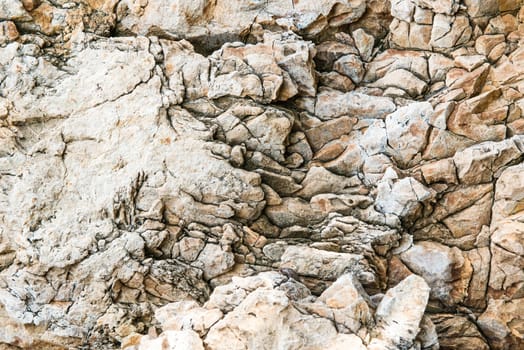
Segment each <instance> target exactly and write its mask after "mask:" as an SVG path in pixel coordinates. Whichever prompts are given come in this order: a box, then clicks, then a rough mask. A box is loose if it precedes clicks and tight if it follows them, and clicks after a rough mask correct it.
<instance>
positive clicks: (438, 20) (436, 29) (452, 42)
mask: <svg viewBox="0 0 524 350" xmlns="http://www.w3.org/2000/svg"><path fill="white" fill-rule="evenodd" d="M471 34H472V29H471V27H470V24H469V20H468V18H467V17H466V16H461V15H458V16H456V17H453V16H448V15H445V14H441V13H437V14H436V15H435V17H434V18H433V28H432V31H431V45H432V46H433V47H435V48H443V49H446V48H452V47H455V46H459V45H461V44H465V43H466V42H467V41H468V40H469V39H470V38H471Z"/></svg>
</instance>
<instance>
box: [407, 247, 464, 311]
mask: <svg viewBox="0 0 524 350" xmlns="http://www.w3.org/2000/svg"><path fill="white" fill-rule="evenodd" d="M400 258H401V260H402V262H403V263H404V264H406V266H407V267H408V268H409V269H410V270H411V271H413V272H414V273H416V274H419V275H421V276H422V277H423V278H424V279H425V281H426V282H427V283H428V285H429V286H430V287H431V298H432V299H438V300H440V301H441V302H443V303H444V304H446V305H453V304H456V303H459V302H461V301H462V300H464V298H465V297H466V295H467V288H468V284H469V280H470V277H471V274H472V268H471V263H470V262H469V260H467V258H465V257H464V256H463V255H462V253H461V252H460V250H459V249H457V248H448V247H446V246H444V245H441V244H438V243H433V242H419V243H417V244H415V245H414V246H413V247H412V248H410V249H409V250H407V251H405V252H403V253H402V254H401V255H400Z"/></svg>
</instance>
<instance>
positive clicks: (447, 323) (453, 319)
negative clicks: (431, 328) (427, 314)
mask: <svg viewBox="0 0 524 350" xmlns="http://www.w3.org/2000/svg"><path fill="white" fill-rule="evenodd" d="M431 320H432V321H433V323H434V324H435V327H436V330H437V332H438V335H439V344H440V346H441V347H445V348H447V349H457V350H458V349H467V350H474V349H479V350H481V349H482V350H488V349H489V348H490V347H489V345H488V344H487V342H486V340H485V339H484V337H483V335H482V333H481V332H480V331H479V330H478V328H477V327H476V325H475V324H474V323H472V322H471V321H468V320H467V319H466V318H465V317H461V316H455V315H450V314H437V315H433V316H431Z"/></svg>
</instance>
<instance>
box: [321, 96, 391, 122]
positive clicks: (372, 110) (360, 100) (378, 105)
mask: <svg viewBox="0 0 524 350" xmlns="http://www.w3.org/2000/svg"><path fill="white" fill-rule="evenodd" d="M394 110H395V105H394V104H393V102H392V101H391V99H389V98H385V97H370V96H368V95H364V94H361V93H358V92H348V93H345V94H344V93H341V92H339V91H321V92H320V93H319V94H318V96H317V101H316V103H315V115H317V116H318V117H319V118H321V119H323V120H328V119H333V118H337V117H340V116H343V115H350V116H357V117H363V118H365V117H367V118H384V117H385V116H386V114H388V113H391V112H393V111H394Z"/></svg>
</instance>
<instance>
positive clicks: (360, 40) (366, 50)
mask: <svg viewBox="0 0 524 350" xmlns="http://www.w3.org/2000/svg"><path fill="white" fill-rule="evenodd" d="M352 35H353V39H354V40H355V46H356V47H357V49H358V52H359V53H360V57H362V60H364V61H369V60H370V58H371V55H372V54H373V47H374V46H375V38H374V37H373V36H372V35H369V34H368V33H366V31H365V30H363V29H362V28H359V29H357V30H355V31H354V32H353V33H352Z"/></svg>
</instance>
